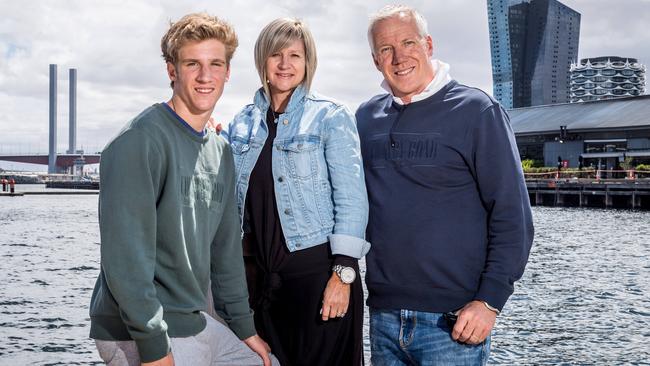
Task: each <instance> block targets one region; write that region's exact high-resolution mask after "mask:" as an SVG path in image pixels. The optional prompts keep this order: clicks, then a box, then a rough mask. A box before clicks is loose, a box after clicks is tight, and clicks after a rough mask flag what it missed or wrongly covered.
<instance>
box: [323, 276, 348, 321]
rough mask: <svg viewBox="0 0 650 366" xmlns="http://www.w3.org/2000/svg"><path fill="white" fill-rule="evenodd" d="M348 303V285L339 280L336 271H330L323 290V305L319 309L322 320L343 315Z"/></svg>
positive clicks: (346, 310)
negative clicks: (330, 274)
mask: <svg viewBox="0 0 650 366" xmlns="http://www.w3.org/2000/svg"><path fill="white" fill-rule="evenodd" d="M349 303H350V285H349V284H346V283H343V282H341V279H340V278H339V276H338V275H337V274H336V273H332V276H331V277H330V279H329V281H327V287H325V292H323V307H322V308H321V309H320V313H321V317H322V319H323V321H328V320H329V319H330V318H336V317H340V318H342V317H344V316H345V313H347V312H348V304H349Z"/></svg>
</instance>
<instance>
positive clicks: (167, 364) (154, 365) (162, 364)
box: [140, 352, 174, 366]
mask: <svg viewBox="0 0 650 366" xmlns="http://www.w3.org/2000/svg"><path fill="white" fill-rule="evenodd" d="M140 366H174V357H173V356H172V353H171V352H169V353H168V354H167V356H165V357H163V358H161V359H160V360H156V361H152V362H142V363H141V364H140Z"/></svg>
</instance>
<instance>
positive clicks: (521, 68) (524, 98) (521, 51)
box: [487, 0, 580, 108]
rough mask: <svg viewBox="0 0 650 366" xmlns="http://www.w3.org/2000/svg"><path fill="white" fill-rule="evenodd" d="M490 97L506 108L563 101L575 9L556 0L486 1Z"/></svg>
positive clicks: (575, 32)
mask: <svg viewBox="0 0 650 366" xmlns="http://www.w3.org/2000/svg"><path fill="white" fill-rule="evenodd" d="M487 5H488V23H489V33H490V52H491V58H492V79H493V95H494V97H495V98H496V99H497V100H498V101H499V102H500V103H501V104H503V105H504V106H505V107H506V108H520V107H527V106H535V105H543V104H553V103H565V102H568V101H569V89H570V76H569V71H570V68H571V64H572V63H575V62H576V61H577V57H578V41H579V37H580V13H578V12H576V11H575V10H573V9H571V8H569V7H568V6H566V5H564V4H562V3H560V2H559V1H557V0H488V1H487Z"/></svg>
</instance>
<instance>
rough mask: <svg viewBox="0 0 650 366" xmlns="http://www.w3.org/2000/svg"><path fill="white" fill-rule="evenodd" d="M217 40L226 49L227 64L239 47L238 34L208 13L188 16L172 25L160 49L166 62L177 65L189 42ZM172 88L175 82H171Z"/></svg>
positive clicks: (163, 38) (161, 41)
mask: <svg viewBox="0 0 650 366" xmlns="http://www.w3.org/2000/svg"><path fill="white" fill-rule="evenodd" d="M208 39H216V40H218V41H220V42H221V43H223V45H224V46H225V47H226V64H227V65H228V66H230V60H231V59H232V56H233V55H234V54H235V50H236V49H237V46H238V45H239V41H238V40H237V34H236V33H235V30H234V29H233V27H232V26H231V25H230V24H228V23H227V22H225V21H223V20H222V19H219V18H217V17H215V16H211V15H209V14H207V13H193V14H187V15H185V16H184V17H182V18H181V19H180V20H178V21H177V22H176V23H170V27H169V30H167V33H165V35H164V36H163V37H162V39H161V40H160V49H161V50H162V57H163V59H165V62H169V63H171V64H173V65H176V62H177V61H178V53H179V51H180V49H181V48H182V47H183V46H184V45H185V44H187V43H188V42H196V41H205V40H208ZM171 86H172V88H173V87H174V82H173V81H172V82H171Z"/></svg>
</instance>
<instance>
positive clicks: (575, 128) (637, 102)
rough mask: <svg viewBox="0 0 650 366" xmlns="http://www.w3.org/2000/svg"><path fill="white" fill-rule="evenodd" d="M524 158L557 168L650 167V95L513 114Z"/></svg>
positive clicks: (525, 109)
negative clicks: (563, 164)
mask: <svg viewBox="0 0 650 366" xmlns="http://www.w3.org/2000/svg"><path fill="white" fill-rule="evenodd" d="M508 113H509V115H510V122H511V124H512V128H513V130H514V132H515V137H516V139H517V146H518V148H519V153H520V155H521V158H522V160H523V159H532V160H537V161H540V162H543V165H544V166H551V167H554V166H556V165H557V162H558V157H560V158H561V160H562V161H567V162H568V166H569V167H572V168H576V167H578V166H579V165H580V164H582V166H584V167H590V166H593V167H600V168H601V169H608V170H612V169H616V168H618V167H620V164H621V163H623V162H627V163H629V164H630V165H632V166H635V165H637V164H650V95H643V96H638V97H625V98H615V99H606V100H599V101H593V102H582V103H564V104H555V105H543V106H535V107H527V108H517V109H512V110H509V111H508Z"/></svg>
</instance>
